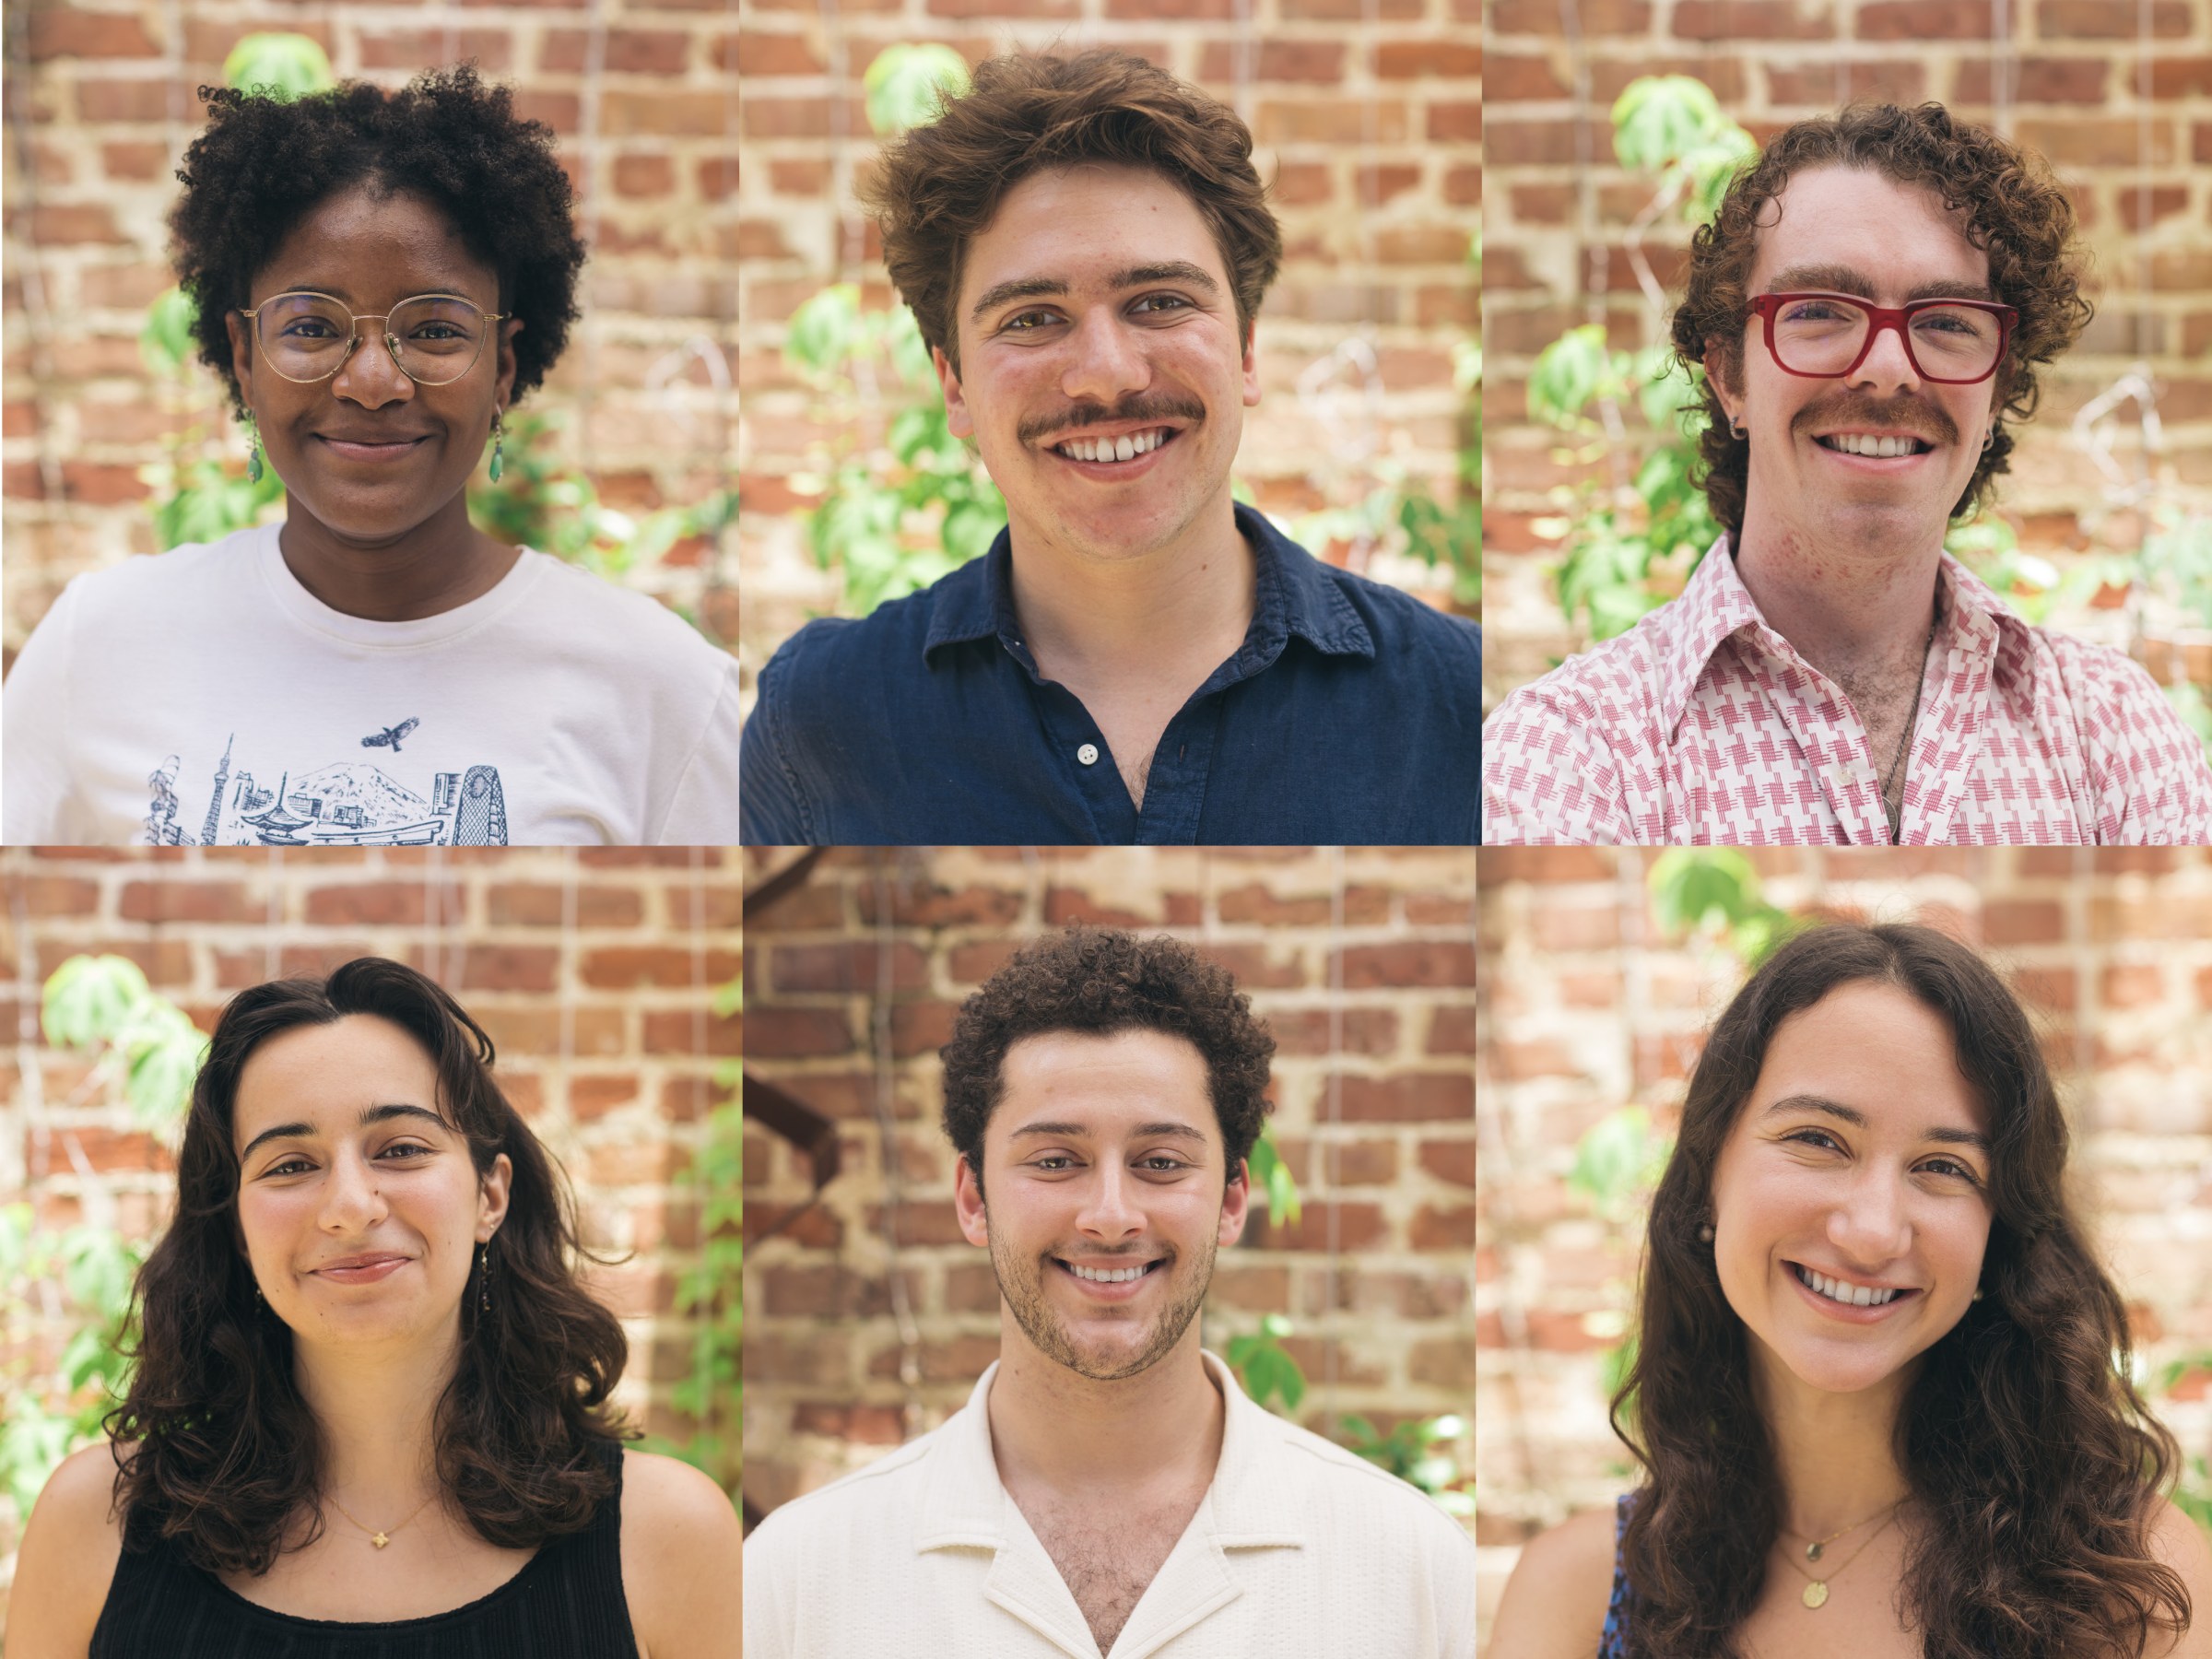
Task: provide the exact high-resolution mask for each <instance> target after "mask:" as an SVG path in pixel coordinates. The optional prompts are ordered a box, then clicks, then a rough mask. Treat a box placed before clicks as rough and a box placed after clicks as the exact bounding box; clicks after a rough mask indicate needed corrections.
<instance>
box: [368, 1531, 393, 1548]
mask: <svg viewBox="0 0 2212 1659" xmlns="http://www.w3.org/2000/svg"><path fill="white" fill-rule="evenodd" d="M369 1542H370V1543H371V1544H373V1545H375V1546H376V1547H378V1548H379V1549H382V1547H384V1546H385V1545H387V1544H389V1543H391V1542H392V1535H391V1534H390V1533H372V1534H371V1535H370V1538H369Z"/></svg>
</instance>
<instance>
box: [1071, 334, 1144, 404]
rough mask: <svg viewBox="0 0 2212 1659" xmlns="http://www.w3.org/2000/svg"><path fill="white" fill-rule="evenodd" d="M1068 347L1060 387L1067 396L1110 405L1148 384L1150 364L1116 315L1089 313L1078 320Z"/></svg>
mask: <svg viewBox="0 0 2212 1659" xmlns="http://www.w3.org/2000/svg"><path fill="white" fill-rule="evenodd" d="M1069 347H1070V354H1071V355H1070V357H1069V360H1068V364H1067V368H1066V370H1065V371H1064V372H1063V373H1062V375H1061V377H1060V390H1061V391H1062V392H1063V393H1065V394H1066V395H1067V396H1068V397H1069V398H1070V399H1084V398H1088V399H1089V400H1091V401H1092V402H1094V403H1102V404H1106V405H1108V406H1112V404H1113V403H1115V402H1116V401H1118V400H1119V399H1120V398H1121V396H1122V395H1123V394H1124V393H1128V392H1141V391H1143V390H1144V389H1145V387H1147V385H1149V384H1151V382H1152V371H1151V367H1150V365H1149V364H1147V362H1146V360H1145V356H1144V353H1143V351H1142V350H1140V349H1139V348H1138V347H1137V345H1136V343H1135V340H1134V339H1133V338H1132V337H1131V330H1130V329H1129V328H1128V326H1127V325H1126V324H1124V323H1123V322H1122V320H1121V319H1120V318H1119V317H1118V316H1114V315H1111V314H1109V315H1105V316H1100V315H1099V314H1098V313H1096V312H1093V313H1092V314H1091V315H1089V316H1088V317H1085V318H1083V319H1081V320H1080V321H1078V322H1077V324H1076V328H1075V332H1074V334H1073V335H1072V336H1071V337H1070V340H1069Z"/></svg>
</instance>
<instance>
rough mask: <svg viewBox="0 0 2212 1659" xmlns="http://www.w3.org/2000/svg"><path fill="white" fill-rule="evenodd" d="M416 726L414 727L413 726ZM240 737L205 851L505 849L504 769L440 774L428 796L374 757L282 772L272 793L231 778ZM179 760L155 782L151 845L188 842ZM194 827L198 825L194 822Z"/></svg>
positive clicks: (221, 774)
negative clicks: (182, 816)
mask: <svg viewBox="0 0 2212 1659" xmlns="http://www.w3.org/2000/svg"><path fill="white" fill-rule="evenodd" d="M408 724H414V723H413V722H409V723H408ZM235 747H236V735H235V734H233V735H232V737H231V738H230V739H229V740H228V741H226V742H225V743H224V745H223V758H222V760H221V762H220V763H219V764H218V766H217V768H216V771H215V776H214V780H213V787H212V788H211V790H210V791H209V794H208V801H207V815H206V822H205V824H204V826H203V827H202V830H201V832H200V835H199V838H198V839H199V841H200V842H201V844H202V845H206V846H218V845H224V846H249V847H250V846H256V845H258V846H265V847H503V846H505V845H506V844H507V797H506V793H505V791H504V789H503V788H502V787H501V785H500V771H499V768H498V767H496V766H470V767H466V768H465V769H464V770H462V771H441V772H435V773H433V774H432V776H431V782H430V794H429V797H428V798H427V799H426V798H425V797H424V796H422V795H421V794H418V793H416V792H415V791H414V790H412V789H409V788H408V787H407V786H406V784H404V783H402V782H399V781H398V780H397V779H395V778H394V777H393V776H392V775H391V774H390V773H388V772H386V771H384V770H383V768H382V767H381V766H378V765H376V764H374V763H373V762H372V761H370V760H366V759H359V760H357V759H344V760H335V761H333V762H331V763H330V764H329V765H327V766H320V767H316V768H314V769H313V770H312V771H305V772H301V773H300V774H298V775H297V776H294V775H293V774H292V773H291V772H289V771H279V772H278V774H277V782H276V783H275V784H274V785H273V786H272V785H270V784H268V783H266V782H263V781H262V780H260V779H257V778H256V777H255V776H254V775H253V772H252V771H249V770H247V769H246V768H245V767H243V766H241V767H239V769H238V771H237V773H236V775H235V776H233V775H232V771H231V756H232V752H233V750H234V748H235ZM178 770H179V767H178V761H177V759H176V758H175V757H174V756H171V757H170V758H169V759H167V760H165V761H164V762H163V764H162V766H161V767H160V768H159V770H157V771H155V772H154V773H153V774H152V775H151V776H150V777H149V778H148V779H147V785H148V788H149V791H150V793H151V797H152V798H151V802H150V806H149V809H148V812H147V837H148V839H149V840H154V839H155V838H160V839H161V840H162V841H166V843H167V844H170V845H175V844H177V843H179V842H183V841H190V840H191V839H192V838H191V836H190V834H189V832H188V831H185V830H182V828H181V827H180V826H179V824H178V822H177V818H178V807H179V806H180V805H181V803H180V802H179V800H178V798H177V794H176V790H175V785H176V781H177V773H178ZM187 821H189V820H187Z"/></svg>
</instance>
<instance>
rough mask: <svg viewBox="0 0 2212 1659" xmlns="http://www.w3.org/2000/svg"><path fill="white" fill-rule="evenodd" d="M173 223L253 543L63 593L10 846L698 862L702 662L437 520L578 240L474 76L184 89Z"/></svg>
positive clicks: (705, 810) (23, 712) (19, 768)
mask: <svg viewBox="0 0 2212 1659" xmlns="http://www.w3.org/2000/svg"><path fill="white" fill-rule="evenodd" d="M202 97H203V98H204V99H205V100H206V103H207V106H208V124H207V128H206V131H205V132H204V133H202V134H201V135H200V136H199V138H198V139H197V140H196V141H195V142H194V144H193V146H192V147H191V148H190V149H189V150H188V151H187V152H186V155H185V158H184V166H183V168H182V171H180V172H179V173H178V175H177V176H178V178H179V179H180V180H181V181H182V183H183V186H184V191H183V195H182V199H181V200H180V201H179V202H178V204H177V206H176V209H175V211H174V213H173V215H172V218H171V226H172V229H173V230H174V232H175V251H176V263H177V267H178V274H179V277H180V280H181V281H182V285H183V288H184V291H185V292H186V294H188V295H189V296H190V297H191V298H192V300H194V303H195V304H196V306H197V309H198V314H197V319H196V323H195V330H194V332H195V334H196V337H197V340H198V344H199V350H200V356H201V358H202V359H203V360H204V361H206V363H207V365H208V366H209V367H210V368H212V369H213V370H214V371H216V373H217V374H218V375H220V376H221V377H222V379H223V382H224V383H225V385H226V386H227V387H228V389H229V394H230V400H231V404H232V406H233V407H234V409H235V410H236V411H237V413H238V414H239V415H240V416H241V418H243V419H244V420H245V421H246V422H247V423H248V427H249V431H250V435H251V441H252V444H253V450H252V452H251V459H250V460H249V463H248V471H249V473H250V474H253V476H258V469H259V468H262V467H267V468H269V469H271V470H273V471H274V472H275V473H276V475H277V477H279V478H281V479H282V480H283V482H284V486H285V491H286V497H287V516H286V518H285V521H284V523H283V524H280V525H263V526H259V527H256V528H253V529H249V530H243V531H240V532H238V533H237V534H235V535H229V536H227V537H225V538H224V539H222V540H221V541H218V542H214V543H207V544H192V545H188V546H184V547H176V548H173V549H171V551H170V552H168V553H166V554H163V555H161V556H159V557H158V558H153V559H126V560H124V562H123V563H122V564H120V565H118V566H114V567H112V568H110V569H107V570H103V571H96V572H94V573H91V574H88V575H85V576H81V577H79V578H77V579H76V581H74V582H71V583H70V584H69V586H68V588H67V589H66V590H65V592H64V593H63V594H62V595H61V597H60V599H59V600H57V601H56V602H55V604H54V606H53V609H52V610H51V611H49V612H48V614H47V615H46V617H45V618H44V619H43V620H42V621H41V624H40V625H39V627H38V629H37V630H36V631H35V632H34V633H33V634H32V636H31V638H30V640H29V642H28V643H27V644H26V645H25V647H24V649H23V653H22V654H21V656H20V658H19V659H18V663H17V665H16V667H15V670H14V672H13V673H12V674H11V675H10V676H9V678H8V682H7V688H6V700H5V709H6V757H7V759H6V822H5V829H4V830H0V839H5V840H6V841H11V842H26V841H58V842H67V843H72V844H97V843H107V844H113V843H119V842H125V841H133V842H137V841H144V842H151V843H154V844H157V845H163V844H171V845H174V844H191V843H202V844H218V843H219V844H229V845H237V844H247V845H253V844H270V845H280V846H297V845H351V846H359V845H386V846H390V845H444V846H456V845H488V844H495V845H496V844H506V843H510V842H512V843H578V842H600V843H618V844H620V843H628V844H639V843H648V842H719V841H731V840H734V839H735V834H736V822H737V818H736V812H737V747H738V736H737V734H738V725H737V672H736V665H735V659H734V658H732V657H731V656H729V655H728V654H727V653H724V652H721V651H718V650H716V649H715V648H714V647H713V646H712V645H710V644H709V643H708V642H707V641H704V640H702V639H700V637H699V636H698V635H697V634H696V633H694V632H693V631H692V630H691V629H689V628H688V627H687V626H686V625H685V624H684V623H683V622H682V621H681V620H680V619H678V618H677V617H675V616H673V615H671V614H670V613H668V612H667V611H666V610H665V609H664V608H663V607H662V606H659V605H657V604H655V603H654V602H653V601H652V600H651V599H649V598H647V597H645V596H644V595H642V594H636V593H632V592H629V591H626V590H622V589H619V588H616V587H613V586H611V585H609V584H608V583H606V582H602V581H600V580H599V579H598V578H596V577H594V576H592V575H590V574H587V573H586V572H584V571H580V570H577V569H575V568H573V567H571V566H568V565H565V564H563V563H561V562H560V561H559V560H558V559H553V558H551V557H549V556H547V555H546V554H543V553H537V552H533V551H531V550H529V549H527V548H515V547H508V546H506V545H504V544H503V543H501V542H500V541H498V540H497V539H495V538H494V537H492V536H489V535H485V534H484V533H483V532H482V531H480V530H478V529H477V528H476V527H475V526H474V525H472V524H470V522H469V517H468V505H467V496H466V486H467V484H468V481H469V479H470V477H472V476H473V475H474V474H475V472H476V470H477V467H478V465H482V464H483V463H484V462H485V460H486V458H487V457H488V459H489V464H490V476H491V477H492V479H493V481H494V484H495V487H496V483H497V480H498V478H499V477H500V460H501V452H500V443H501V438H502V435H503V429H504V426H505V422H506V419H507V418H508V416H509V415H510V413H511V412H512V408H513V406H514V404H515V401H516V400H517V399H519V398H521V397H522V396H524V395H525V394H527V393H529V392H530V391H531V390H532V389H533V388H535V386H537V385H538V384H539V383H540V382H542V381H543V380H544V379H545V377H546V373H547V371H548V370H549V369H551V367H552V366H553V364H554V362H555V361H556V360H557V359H559V356H560V351H561V347H562V346H563V345H564V344H565V343H566V342H567V340H568V337H569V330H570V327H571V324H573V323H574V322H575V320H576V314H577V310H576V282H577V273H578V271H579V268H580V267H581V266H582V263H583V257H584V250H583V246H582V243H581V242H580V241H578V239H577V236H576V230H575V227H574V224H573V223H572V219H571V207H572V199H571V189H570V185H569V180H568V176H567V174H566V173H564V172H563V171H562V170H561V166H560V162H559V159H558V157H557V156H556V155H555V153H554V150H553V146H552V134H551V132H550V130H549V129H548V128H547V127H546V126H544V125H543V124H539V123H536V122H531V121H524V120H520V119H518V118H517V117H516V115H515V114H514V111H513V107H512V94H511V93H510V91H509V89H508V88H503V87H492V86H487V85H485V84H484V83H483V82H482V81H480V80H479V79H478V78H477V74H476V72H475V70H474V68H473V67H471V66H468V65H464V66H462V67H459V68H455V69H450V70H445V71H440V72H437V73H433V74H429V75H425V76H419V77H418V78H417V79H416V80H415V81H414V82H413V83H411V84H410V85H409V86H407V87H406V88H405V89H404V90H402V91H399V92H394V93H386V92H385V91H383V90H382V89H380V88H376V87H372V86H367V85H358V84H356V85H346V86H341V87H339V88H336V89H335V90H333V91H330V92H327V93H323V94H319V95H316V96H312V97H308V98H303V99H300V100H297V101H285V100H279V99H276V98H272V97H266V96H261V95H258V94H256V93H253V92H241V91H236V90H211V89H207V88H203V89H202Z"/></svg>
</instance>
